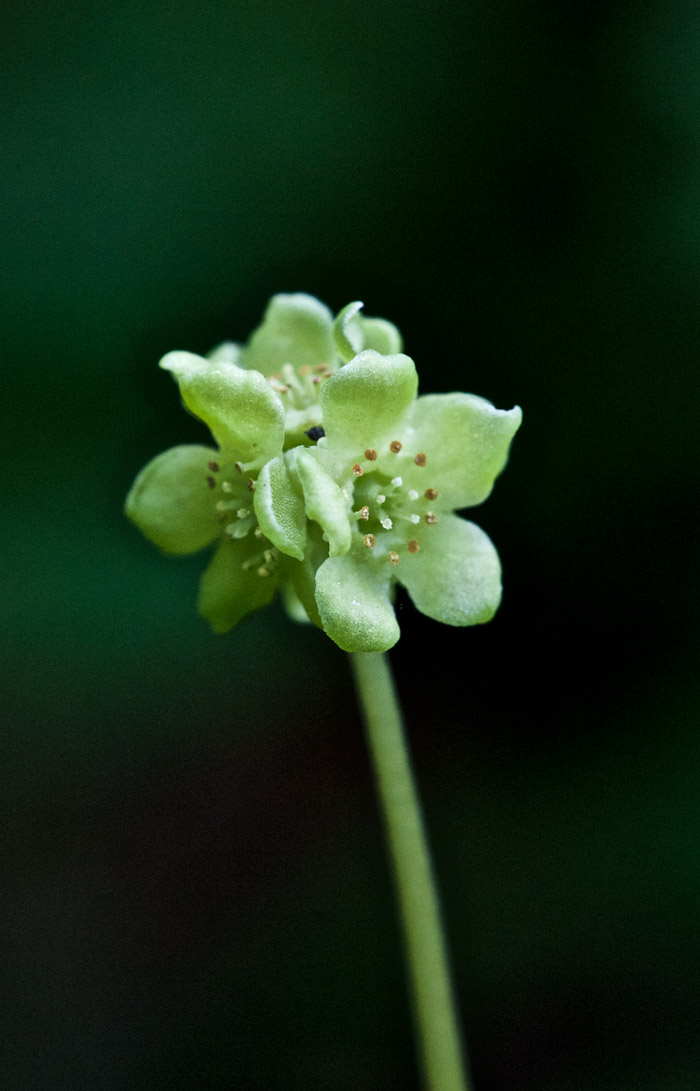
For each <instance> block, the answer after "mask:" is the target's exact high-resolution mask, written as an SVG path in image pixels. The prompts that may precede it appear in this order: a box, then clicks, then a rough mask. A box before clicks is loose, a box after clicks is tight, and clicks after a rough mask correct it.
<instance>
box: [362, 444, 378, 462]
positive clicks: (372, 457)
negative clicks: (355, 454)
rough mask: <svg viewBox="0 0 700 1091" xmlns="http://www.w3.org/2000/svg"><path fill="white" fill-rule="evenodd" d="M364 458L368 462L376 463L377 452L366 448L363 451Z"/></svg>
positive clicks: (372, 448) (371, 448)
mask: <svg viewBox="0 0 700 1091" xmlns="http://www.w3.org/2000/svg"><path fill="white" fill-rule="evenodd" d="M365 458H366V459H367V461H368V462H376V461H377V452H376V451H375V449H374V447H368V448H367V450H366V451H365Z"/></svg>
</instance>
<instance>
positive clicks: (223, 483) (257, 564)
mask: <svg viewBox="0 0 700 1091" xmlns="http://www.w3.org/2000/svg"><path fill="white" fill-rule="evenodd" d="M207 468H208V469H209V470H210V473H209V474H207V475H206V484H207V488H209V489H214V490H216V492H217V493H219V494H220V495H219V499H217V500H215V501H214V510H215V511H216V519H217V522H218V523H220V524H221V526H222V533H223V535H224V537H225V538H229V539H231V540H235V539H239V538H246V537H247V536H248V535H249V534H250V532H251V531H252V532H253V535H254V537H255V538H256V539H257V540H258V541H259V542H260V544H261V549H260V551H259V552H258V553H256V554H254V555H253V556H250V557H248V558H247V559H246V560H245V561H244V562H243V564H242V565H241V567H242V568H243V571H244V572H254V573H255V574H256V575H258V576H270V575H272V573H273V571H274V568H275V565H276V563H277V559H278V556H279V550H277V549H276V548H275V547H274V546H270V547H269V548H263V543H266V542H268V540H267V538H266V537H265V535H264V534H263V532H262V531H261V529H260V527H259V526H258V524H257V521H256V518H255V512H254V510H253V498H252V496H251V495H250V494H251V493H253V492H254V491H255V480H254V478H252V477H247V479H245V480H244V475H245V474H246V467H245V466H244V464H243V463H242V462H234V463H233V464H232V469H233V471H234V473H233V480H228V479H227V478H223V479H219V474H220V473H221V465H220V463H219V462H217V461H216V460H214V459H212V460H211V461H210V462H208V463H207ZM239 475H240V476H239ZM236 478H238V480H236ZM246 494H248V496H247V498H246ZM268 546H269V543H268Z"/></svg>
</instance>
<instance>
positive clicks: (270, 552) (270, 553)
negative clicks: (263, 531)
mask: <svg viewBox="0 0 700 1091" xmlns="http://www.w3.org/2000/svg"><path fill="white" fill-rule="evenodd" d="M263 557H264V558H265V562H266V564H272V562H273V561H274V559H275V551H274V549H266V550H265V551H264V553H263Z"/></svg>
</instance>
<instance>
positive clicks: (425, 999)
mask: <svg viewBox="0 0 700 1091" xmlns="http://www.w3.org/2000/svg"><path fill="white" fill-rule="evenodd" d="M350 660H351V663H352V666H353V672H354V676H355V684H356V686H357V692H358V696H359V699H360V704H361V706H362V710H363V713H364V718H365V722H366V725H367V735H368V739H369V746H370V751H371V754H372V761H373V765H374V772H375V777H376V781H377V788H378V792H379V796H380V799H381V804H382V810H383V814H384V824H385V827H386V835H387V841H388V845H389V851H390V853H391V857H392V861H393V868H394V877H395V881H396V889H397V894H398V900H399V905H400V910H401V918H402V923H403V929H404V938H405V944H406V957H407V962H408V970H409V977H410V981H411V987H412V993H413V1003H414V1011H415V1020H416V1025H417V1033H418V1037H419V1040H420V1045H421V1055H422V1061H423V1066H424V1071H425V1081H426V1086H427V1088H428V1089H429V1091H469V1084H468V1081H467V1077H466V1074H465V1070H464V1063H463V1059H462V1050H461V1046H460V1039H459V1031H458V1029H457V1017H456V1011H455V1002H454V996H453V992H452V986H451V982H450V974H449V969H448V965H447V953H446V949H445V940H444V935H443V929H442V924H441V920H440V909H439V904H438V897H437V891H436V887H435V879H434V877H433V871H432V867H431V863H430V852H429V849H428V843H427V839H426V835H425V828H424V825H423V818H422V815H421V808H420V803H419V800H418V795H417V792H416V787H415V784H414V781H413V775H412V772H411V762H410V758H409V754H408V750H407V748H406V742H405V739H404V732H403V724H402V720H401V710H400V708H399V703H398V699H397V695H396V691H395V688H394V682H393V678H392V675H391V669H390V666H389V661H388V659H387V658H386V656H384V655H382V654H379V653H374V652H371V653H364V652H363V653H360V652H358V653H356V654H354V655H351V656H350Z"/></svg>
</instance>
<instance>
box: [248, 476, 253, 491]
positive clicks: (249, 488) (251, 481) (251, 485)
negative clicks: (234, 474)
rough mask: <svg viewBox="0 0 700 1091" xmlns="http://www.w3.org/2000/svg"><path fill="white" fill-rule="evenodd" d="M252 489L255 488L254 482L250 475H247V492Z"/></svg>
mask: <svg viewBox="0 0 700 1091" xmlns="http://www.w3.org/2000/svg"><path fill="white" fill-rule="evenodd" d="M254 489H255V482H254V481H253V479H252V477H249V478H248V492H253V490H254Z"/></svg>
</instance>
